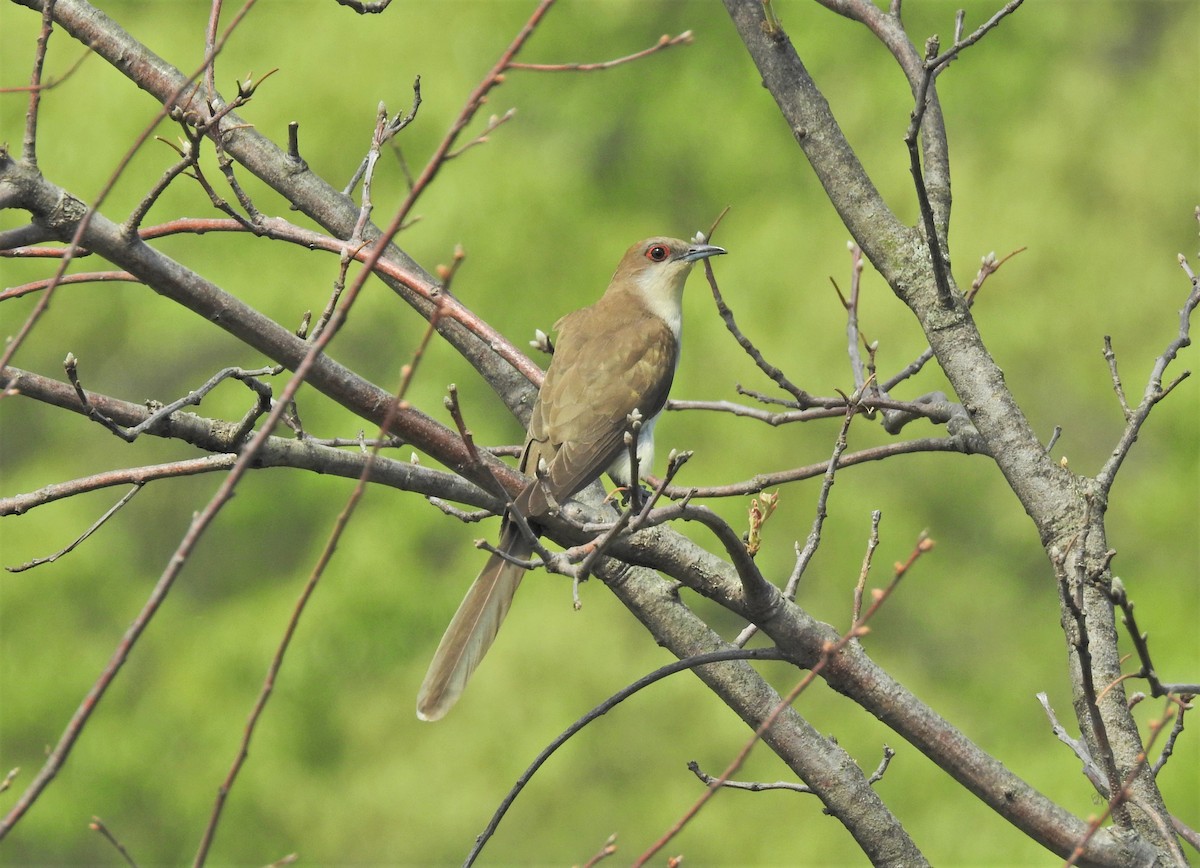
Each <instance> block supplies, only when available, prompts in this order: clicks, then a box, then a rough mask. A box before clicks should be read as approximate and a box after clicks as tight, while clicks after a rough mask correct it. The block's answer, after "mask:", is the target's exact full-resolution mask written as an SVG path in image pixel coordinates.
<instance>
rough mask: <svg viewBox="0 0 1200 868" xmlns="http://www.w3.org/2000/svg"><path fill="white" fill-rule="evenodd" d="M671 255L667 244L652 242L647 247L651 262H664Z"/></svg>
mask: <svg viewBox="0 0 1200 868" xmlns="http://www.w3.org/2000/svg"><path fill="white" fill-rule="evenodd" d="M670 255H671V251H670V250H668V249H667V245H665V244H651V245H650V246H649V247H647V248H646V258H647V259H649V260H650V261H651V262H662V261H663V260H665V259H666V258H667V257H668V256H670Z"/></svg>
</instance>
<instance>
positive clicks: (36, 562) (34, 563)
mask: <svg viewBox="0 0 1200 868" xmlns="http://www.w3.org/2000/svg"><path fill="white" fill-rule="evenodd" d="M142 485H143V483H140V482H139V483H136V484H135V485H134V486H133V488H131V489H129V491H127V492H126V493H125V495H124V496H123V497H122V498H121V499H120V500H118V501H117V502H116V503H114V504H113V505H112V506H111V507H109V508H108V510H107V511H106V512H105V513H104V515H102V516H100V517H99V518H98V519H96V521H95V522H93V523H92V526H91V527H89V528H88V529H87V530H85V531H84V532H83V533H82V534H80V535H79V536H78V537H76V538H75V541H74V542H72V543H70V544H69V545H67V546H66V547H65V548H62V549H59V550H58V551H56V552H55V553H54V554H52V555H47V556H46V557H44V558H34V559H33V560H31V561H26V562H25V563H23V564H21V565H20V566H16V567H5V568H4V569H6V570H8V572H10V573H21V572H24V571H25V570H28V569H32V568H33V567H40V566H41V565H42V564H52V563H54V562H55V561H56V560H58V559H59V558H61V557H62V556H63V555H66V554H70V553H71V552H72V551H74V550H75V548H76V547H77V546H79V544H80V543H82V542H83V541H84V540H85V539H87V538H88V537H90V536H91V535H92V534H94V533H95V532H96V531H98V530H99V529H100V528H101V527H102V526H103V525H104V524H105V523H106V522H107V521H108V520H109V519H110V518H112V517H113V516H114V515H116V514H117V512H118V511H119V510H120V509H121V508H122V507H123V506H125V504H127V503H129V501H131V500H133V496H134V495H135V494H137V493H138V492H139V491H141V490H142Z"/></svg>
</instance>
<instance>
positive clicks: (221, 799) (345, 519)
mask: <svg viewBox="0 0 1200 868" xmlns="http://www.w3.org/2000/svg"><path fill="white" fill-rule="evenodd" d="M437 322H438V316H437V312H436V311H435V312H434V315H433V316H432V317H430V319H429V325H428V327H427V328H426V329H425V334H424V336H423V337H422V338H421V341H420V343H419V344H418V345H417V348H416V350H415V351H414V352H413V357H412V360H411V361H410V362H409V363H408V364H406V365H405V366H404V368H403V369H402V371H401V375H400V387H399V389H397V391H396V397H395V399H394V400H393V401H392V403H391V404H390V405H389V407H388V410H387V413H386V414H385V416H384V421H383V424H382V425H380V435H381V438H382V436H383V434H385V433H386V432H387V429H388V427H389V425H390V424H391V422H392V420H393V419H394V418H395V416H396V414H397V413H398V412H399V411H400V408H401V407H402V406H403V405H404V396H405V395H406V394H407V393H408V389H409V386H410V385H412V380H413V375H414V374H415V373H416V369H417V365H418V363H419V362H420V360H421V359H422V358H423V356H424V354H425V350H426V348H427V347H428V346H429V341H430V339H431V338H432V337H433V335H434V333H435V331H436V330H437ZM378 453H379V447H378V446H376V447H375V448H374V449H372V450H371V453H370V455H369V456H368V458H367V462H366V464H365V465H364V466H363V470H362V474H361V475H360V476H359V478H358V483H357V484H356V485H355V486H354V491H353V492H351V494H350V497H349V499H348V500H347V501H346V505H345V506H344V507H343V508H342V511H341V513H340V514H339V515H338V517H337V520H336V521H335V522H334V526H333V529H332V530H331V531H330V534H329V539H328V540H327V541H326V543H325V548H324V549H322V551H321V554H320V557H318V558H317V563H316V564H315V565H314V566H313V569H312V572H311V573H310V574H309V577H308V581H307V582H305V584H304V588H303V589H302V590H301V592H300V596H299V598H298V599H297V600H296V605H295V606H294V607H293V609H292V614H291V616H290V617H289V618H288V622H287V626H286V627H285V628H284V632H283V636H282V638H281V639H280V640H279V645H278V647H277V648H276V649H275V654H274V656H273V657H272V658H271V664H270V666H269V667H268V669H267V676H266V678H265V679H264V681H263V685H262V689H261V690H260V691H259V694H258V699H257V700H256V701H255V703H254V708H253V709H252V710H251V712H250V716H249V718H248V719H247V721H246V727H245V729H244V730H243V732H242V741H241V744H240V745H239V746H238V752H237V756H235V757H234V760H233V764H232V765H231V766H230V768H229V772H228V773H227V774H226V776H225V780H224V781H222V783H221V786H220V787H219V788H218V790H217V799H216V802H215V803H214V804H213V809H212V813H211V814H210V815H209V820H208V824H207V825H206V826H205V829H204V835H203V836H202V837H201V839H200V847H199V849H198V850H197V851H196V858H195V859H194V860H193V865H194V866H196V868H199V866H201V865H203V864H204V862H205V860H206V859H207V857H208V851H209V848H210V847H211V846H212V842H213V838H214V836H215V835H216V831H217V825H218V824H219V823H220V820H221V813H222V810H223V808H224V806H225V800H226V798H228V796H229V791H230V789H232V787H233V785H234V783H235V782H236V780H237V776H238V773H239V772H240V771H241V769H242V766H243V765H244V764H245V762H246V758H247V757H248V756H249V754H250V741H251V739H252V738H253V737H254V732H255V730H256V729H257V727H258V723H259V721H260V720H261V719H262V715H263V712H264V711H265V710H266V706H267V702H268V700H270V698H271V694H272V692H273V691H274V689H275V679H276V678H277V677H278V675H279V671H280V669H281V668H282V667H283V658H284V656H285V655H286V654H287V650H288V646H290V645H291V642H292V638H293V636H295V634H296V628H297V627H298V626H299V624H300V616H301V615H302V614H303V613H304V610H305V607H306V606H307V605H308V601H309V600H310V599H311V598H312V595H313V592H314V591H316V588H317V584H318V583H319V582H320V580H321V576H323V575H324V574H325V568H326V567H328V566H329V562H330V561H331V560H332V559H333V553H334V551H335V550H336V549H337V544H338V541H339V540H341V538H342V534H343V532H344V531H345V529H346V527H347V525H348V524H349V522H350V517H351V516H352V515H353V514H354V510H355V508H356V507H357V506H358V504H359V502H360V501H361V500H362V498H363V495H364V494H365V493H366V490H367V481H368V480H369V479H370V477H371V469H372V466H373V463H374V458H375V456H376V455H378Z"/></svg>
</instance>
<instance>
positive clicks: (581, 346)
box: [523, 303, 677, 515]
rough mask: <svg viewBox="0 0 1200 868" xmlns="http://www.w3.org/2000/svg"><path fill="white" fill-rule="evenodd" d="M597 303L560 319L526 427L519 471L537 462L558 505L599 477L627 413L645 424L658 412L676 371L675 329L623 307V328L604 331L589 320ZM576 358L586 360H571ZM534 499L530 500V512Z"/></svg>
mask: <svg viewBox="0 0 1200 868" xmlns="http://www.w3.org/2000/svg"><path fill="white" fill-rule="evenodd" d="M598 308H600V304H599V303H598V304H596V305H593V306H592V307H590V308H584V309H583V310H580V311H576V312H575V313H573V314H570V315H569V316H567V317H564V318H563V320H561V321H560V323H559V328H560V334H559V340H558V344H557V348H556V350H555V362H554V364H553V365H551V367H550V371H549V372H548V373H547V375H546V381H545V383H544V384H543V385H542V391H541V394H540V396H539V401H538V406H537V407H536V408H535V409H534V413H533V416H532V418H531V419H530V424H529V437H530V441H531V443H530V448H529V449H528V450H527V455H528V458H527V460H526V462H525V463H526V464H527V465H528V466H525V467H523V469H524V471H525V472H526V473H528V474H530V475H533V473H534V469H535V465H534V462H535V461H536V460H537V459H538V458H541V459H544V460H545V463H546V468H545V470H546V472H545V474H544V484H545V485H546V487H547V489H548V490H549V492H550V493H551V494H552V495H553V496H554V497H555V499H557V500H559V501H560V502H561V501H563V500H566V499H567V498H569V497H571V496H572V495H574V494H576V493H577V492H579V491H580V490H581V489H583V488H584V487H585V486H587V485H589V484H590V483H591V482H593V481H594V480H596V479H598V478H599V477H600V474H602V473H603V472H604V471H605V469H607V468H608V466H609V465H610V464H612V462H613V459H614V458H616V457H617V455H618V454H619V452H620V450H622V449H624V448H626V446H625V442H624V435H625V432H626V430H628V421H627V420H628V417H629V414H631V413H632V412H633V411H634V410H637V411H638V412H639V413H641V415H642V418H643V420H645V421H649V420H650V419H651V418H652V417H654V416H655V415H657V414H658V412H659V411H660V410H662V408H663V405H664V404H665V403H666V400H667V393H668V392H669V391H670V388H671V381H672V379H673V378H674V375H675V361H676V357H677V350H676V340H675V336H674V334H673V333H672V332H671V330H670V328H669V327H668V326H667V324H666V323H665V322H663V320H662V319H660V318H659V317H657V316H654V315H652V314H650V313H649V312H645V313H644V314H633V315H630V313H629V312H623V313H624V316H622V317H621V319H622V320H623V324H622V327H621V328H620V329H618V330H616V331H615V332H612V331H609V332H608V333H605V329H603V328H594V327H592V326H593V323H592V322H591V320H592V319H593V318H595V317H597V316H603V315H604V314H605V313H606V312H605V311H603V310H598ZM576 359H579V360H586V364H582V363H574V362H575V360H576ZM538 505H539V504H537V503H531V507H532V514H534V515H536V514H537V506H538Z"/></svg>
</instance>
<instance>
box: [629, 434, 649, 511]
mask: <svg viewBox="0 0 1200 868" xmlns="http://www.w3.org/2000/svg"><path fill="white" fill-rule="evenodd" d="M625 421H626V422H627V423H628V427H626V429H625V448H626V449H628V450H629V488H628V490H627V496H626V498H625V499H624V500H625V502H626V503H628V504H630V505H631V506H632V507H633V511H634V513H635V514H636V513H639V512H641V511H642V504H643V503H645V502H646V497H648V496H649V492H647V491H646V490H645V489H643V488H642V486H641V473H640V472H639V471H640V470H641V468H640V467H638V446H639V445H641V444H640V442H639V441H640V440H641V433H642V414H641V413H640V412H639V411H638V410H634V411H633V412H632V413H630V414H629V415H628V416H626V417H625Z"/></svg>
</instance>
